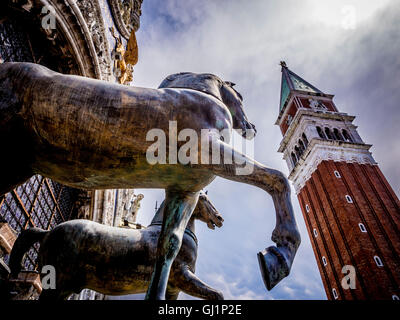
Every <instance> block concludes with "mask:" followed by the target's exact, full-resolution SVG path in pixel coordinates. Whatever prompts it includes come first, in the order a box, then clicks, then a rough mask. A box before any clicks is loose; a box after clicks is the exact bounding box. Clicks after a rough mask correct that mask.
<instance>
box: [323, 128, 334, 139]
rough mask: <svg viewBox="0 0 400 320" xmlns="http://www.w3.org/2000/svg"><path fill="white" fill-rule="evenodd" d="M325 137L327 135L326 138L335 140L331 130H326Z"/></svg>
mask: <svg viewBox="0 0 400 320" xmlns="http://www.w3.org/2000/svg"><path fill="white" fill-rule="evenodd" d="M325 135H326V137H327V138H328V139H331V140H333V136H332V132H331V129H329V128H325Z"/></svg>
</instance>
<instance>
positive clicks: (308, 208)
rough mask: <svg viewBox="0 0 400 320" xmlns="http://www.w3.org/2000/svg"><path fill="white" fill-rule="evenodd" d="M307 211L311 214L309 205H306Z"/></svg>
mask: <svg viewBox="0 0 400 320" xmlns="http://www.w3.org/2000/svg"><path fill="white" fill-rule="evenodd" d="M306 211H307V212H310V207H309V205H308V204H306Z"/></svg>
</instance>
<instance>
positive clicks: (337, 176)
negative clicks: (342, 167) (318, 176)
mask: <svg viewBox="0 0 400 320" xmlns="http://www.w3.org/2000/svg"><path fill="white" fill-rule="evenodd" d="M333 173H334V174H335V177H336V178H341V177H342V176H341V175H340V173H339V171H337V170H335V171H333Z"/></svg>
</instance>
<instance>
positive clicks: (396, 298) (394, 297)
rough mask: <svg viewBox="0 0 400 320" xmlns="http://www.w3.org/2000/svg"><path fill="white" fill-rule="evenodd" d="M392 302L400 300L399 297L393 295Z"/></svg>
mask: <svg viewBox="0 0 400 320" xmlns="http://www.w3.org/2000/svg"><path fill="white" fill-rule="evenodd" d="M392 300H400V298H399V296H398V295H396V294H394V295H392Z"/></svg>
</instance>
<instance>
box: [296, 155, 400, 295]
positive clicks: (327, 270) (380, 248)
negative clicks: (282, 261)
mask: <svg viewBox="0 0 400 320" xmlns="http://www.w3.org/2000/svg"><path fill="white" fill-rule="evenodd" d="M335 171H336V175H337V176H339V177H337V176H336V175H335ZM346 195H348V196H350V198H351V199H349V200H350V201H352V203H349V202H348V201H347V199H346ZM298 198H299V202H300V206H301V209H302V212H303V215H304V219H305V222H306V225H307V229H308V233H309V236H310V239H311V243H312V246H313V249H314V253H315V255H316V260H317V262H318V267H319V270H320V273H321V277H322V281H323V283H324V287H325V290H326V293H327V297H328V299H335V298H334V296H333V291H332V290H333V289H335V290H336V292H337V294H338V299H345V300H350V299H392V296H393V295H397V296H400V231H399V230H400V205H399V200H398V198H397V197H396V195H395V194H394V192H393V190H392V189H391V187H390V185H389V184H388V182H387V181H386V179H385V177H384V176H383V174H382V172H381V171H380V169H379V167H378V166H376V165H365V164H356V163H346V162H333V161H323V162H321V164H320V165H319V166H318V168H317V170H316V171H315V172H314V173H313V175H312V176H311V178H310V179H309V180H308V181H307V183H306V185H305V186H304V187H303V188H302V189H301V191H300V193H299V194H298ZM306 206H307V207H306ZM307 209H308V210H307ZM360 223H361V224H362V225H363V226H364V227H365V231H366V232H362V230H361V229H360V226H359V224H360ZM314 229H315V230H316V232H317V235H315V234H314ZM374 256H378V257H379V258H380V259H381V261H382V263H383V266H381V267H379V266H378V265H377V263H376V262H375V260H374ZM322 257H325V259H326V265H324V264H323V258H322ZM344 265H351V266H354V268H355V271H356V288H355V289H347V290H346V289H343V288H342V285H341V281H342V279H343V277H344V276H345V274H344V273H342V268H343V266H344Z"/></svg>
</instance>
